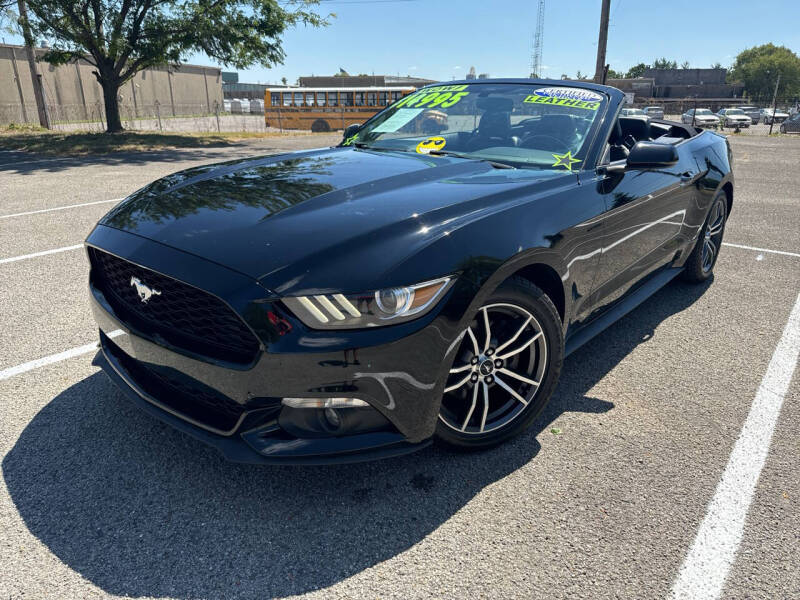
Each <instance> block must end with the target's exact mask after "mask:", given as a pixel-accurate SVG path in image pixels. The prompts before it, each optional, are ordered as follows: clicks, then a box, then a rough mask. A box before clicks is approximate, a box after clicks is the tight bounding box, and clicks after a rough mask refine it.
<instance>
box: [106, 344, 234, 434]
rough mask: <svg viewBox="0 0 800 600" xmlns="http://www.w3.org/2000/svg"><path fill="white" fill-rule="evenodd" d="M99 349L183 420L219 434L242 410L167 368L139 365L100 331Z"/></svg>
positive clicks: (227, 430) (232, 426)
mask: <svg viewBox="0 0 800 600" xmlns="http://www.w3.org/2000/svg"><path fill="white" fill-rule="evenodd" d="M100 335H101V338H102V341H103V347H104V348H105V350H106V351H107V352H108V353H110V354H111V358H112V359H113V360H115V361H116V362H117V363H118V364H119V366H120V367H122V369H124V370H125V371H126V373H127V375H128V376H129V377H130V378H131V380H132V381H133V383H135V384H136V385H137V386H138V387H139V388H140V389H141V390H142V391H143V392H144V393H146V394H147V395H148V396H151V397H152V398H153V399H154V400H156V401H158V402H159V403H160V404H162V405H164V406H166V407H168V408H171V409H172V410H174V411H175V412H177V413H180V414H181V415H182V416H184V417H188V418H190V419H192V420H193V421H196V422H197V423H200V424H201V425H205V426H206V427H208V428H211V429H215V430H217V431H218V432H220V433H229V432H231V431H232V430H233V428H234V427H236V424H237V423H238V422H239V419H240V418H241V416H242V414H243V413H244V407H243V406H242V405H241V404H239V403H238V402H236V401H235V400H232V399H230V398H228V397H227V396H224V395H222V394H220V393H219V392H217V391H215V390H213V389H212V388H210V387H208V386H207V385H205V384H203V383H200V382H199V381H197V380H195V379H192V378H191V377H188V376H187V375H184V374H183V373H181V372H180V371H176V370H175V369H172V368H169V367H161V366H157V365H150V364H147V365H146V364H145V363H142V362H140V361H138V360H136V359H134V358H131V357H130V356H128V355H127V354H126V353H125V352H124V351H123V350H122V349H121V348H120V347H119V346H117V345H116V344H115V343H114V342H112V341H111V340H110V339H109V338H108V337H107V336H106V335H105V334H103V332H102V331H101V332H100Z"/></svg>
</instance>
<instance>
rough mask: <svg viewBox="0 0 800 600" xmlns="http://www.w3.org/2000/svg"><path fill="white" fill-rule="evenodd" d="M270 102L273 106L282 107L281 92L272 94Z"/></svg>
mask: <svg viewBox="0 0 800 600" xmlns="http://www.w3.org/2000/svg"><path fill="white" fill-rule="evenodd" d="M269 100H270V104H271V105H272V106H280V105H281V93H280V92H270V94H269Z"/></svg>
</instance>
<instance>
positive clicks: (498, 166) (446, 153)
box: [428, 150, 517, 169]
mask: <svg viewBox="0 0 800 600" xmlns="http://www.w3.org/2000/svg"><path fill="white" fill-rule="evenodd" d="M428 154H433V155H434V156H455V157H456V158H466V159H468V160H479V161H481V162H485V163H489V164H490V165H492V166H493V167H494V168H495V169H516V168H517V167H515V166H513V165H510V164H508V163H503V162H497V161H496V160H489V159H488V158H478V157H477V156H472V155H470V154H464V153H463V152H453V151H452V150H431V151H430V152H428Z"/></svg>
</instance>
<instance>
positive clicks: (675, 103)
mask: <svg viewBox="0 0 800 600" xmlns="http://www.w3.org/2000/svg"><path fill="white" fill-rule="evenodd" d="M776 105H777V109H776V110H775V114H774V116H773V105H772V102H771V101H770V102H768V103H765V102H748V101H747V100H745V99H736V101H735V102H731V101H730V100H725V101H724V102H721V101H718V100H707V99H703V98H697V99H696V100H695V99H693V98H691V99H682V100H663V101H661V99H660V98H653V99H650V101H649V102H648V101H645V102H641V101H637V102H635V103H634V104H633V105H632V106H631V105H627V106H628V107H631V108H639V109H644V108H647V107H653V106H656V107H659V108H661V109H663V111H664V118H665V119H667V120H670V121H678V122H682V123H686V124H691V123H692V118H691V112H690V111H691V110H692V109H695V108H696V109H697V110H698V111H700V110H703V109H705V110H708V111H710V112H711V113H713V115H714V116H715V117H717V119H718V120H719V124H718V125H716V126H714V127H712V128H713V129H716V130H717V131H721V132H724V133H731V132H733V133H737V134H743V135H770V134H778V133H798V132H800V131H798V130H800V121H797V117H796V115H797V113H798V110H799V109H800V99H798V98H794V97H792V98H778V99H777V102H776ZM739 107H748V108H746V109H745V110H744V113H745V114H746V116H748V117H750V123H749V124H747V123H740V124H739V125H738V126H737V123H736V121H737V120H738V119H736V118H735V117H733V116H731V117H727V118H726V117H725V116H724V115H721V114H720V112H719V111H721V110H723V109H726V110H727V109H735V108H739ZM784 122H785V123H786V124H785V125H783V123H784ZM695 125H697V123H696V122H695ZM782 125H783V126H782Z"/></svg>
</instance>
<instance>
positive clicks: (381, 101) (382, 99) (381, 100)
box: [378, 92, 389, 106]
mask: <svg viewBox="0 0 800 600" xmlns="http://www.w3.org/2000/svg"><path fill="white" fill-rule="evenodd" d="M388 96H389V93H388V92H379V93H378V105H379V106H386V105H387V104H389V102H388Z"/></svg>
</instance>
